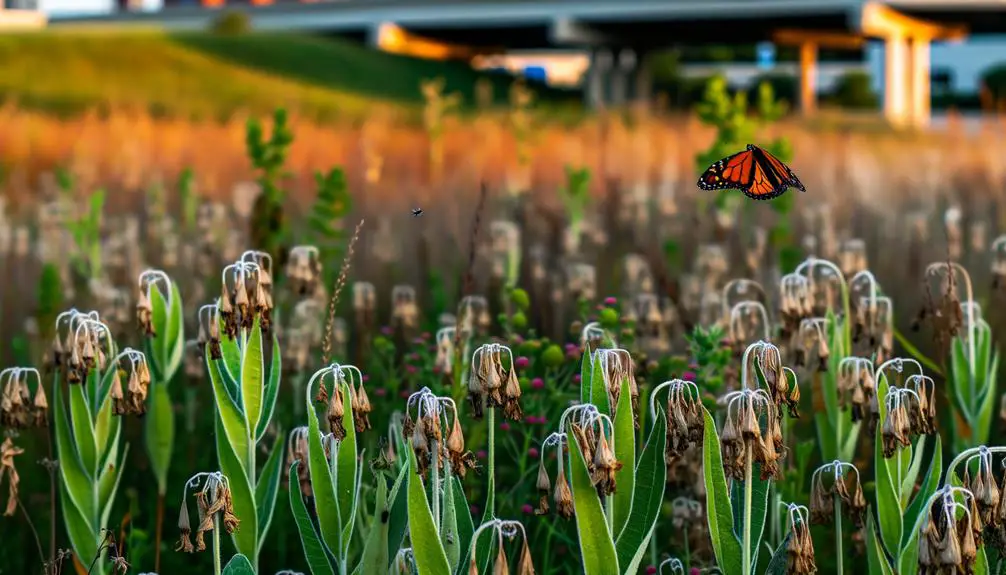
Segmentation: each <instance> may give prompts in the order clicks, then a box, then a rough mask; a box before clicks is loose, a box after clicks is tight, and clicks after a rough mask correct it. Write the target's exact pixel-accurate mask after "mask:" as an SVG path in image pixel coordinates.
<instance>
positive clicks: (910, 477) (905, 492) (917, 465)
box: [899, 435, 926, 509]
mask: <svg viewBox="0 0 1006 575" xmlns="http://www.w3.org/2000/svg"><path fill="white" fill-rule="evenodd" d="M925 452H926V436H925V435H920V436H919V438H918V439H916V440H915V446H914V447H913V448H912V449H910V450H909V449H906V450H904V451H903V452H902V454H907V455H908V456H909V460H910V463H909V465H907V466H904V468H905V469H906V470H907V471H904V473H903V475H902V477H901V482H900V483H899V493H900V494H901V508H902V509H905V508H907V507H908V501H909V498H910V497H911V496H912V493H913V492H914V491H915V482H916V481H918V479H919V472H920V471H922V459H923V458H924V457H925Z"/></svg>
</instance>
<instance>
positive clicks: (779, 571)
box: [765, 531, 793, 575]
mask: <svg viewBox="0 0 1006 575" xmlns="http://www.w3.org/2000/svg"><path fill="white" fill-rule="evenodd" d="M791 537H793V532H792V531H790V532H788V533H786V537H783V540H782V543H780V544H779V546H778V547H776V549H775V553H773V554H772V559H770V560H769V562H768V567H767V568H766V569H765V575H786V568H787V567H788V566H789V553H788V552H787V550H786V547H787V546H788V545H789V540H790V538H791Z"/></svg>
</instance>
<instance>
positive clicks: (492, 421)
mask: <svg viewBox="0 0 1006 575" xmlns="http://www.w3.org/2000/svg"><path fill="white" fill-rule="evenodd" d="M488 411H489V417H488V420H487V421H488V423H489V493H492V494H493V497H492V500H491V501H490V502H489V505H490V507H489V509H488V511H489V517H493V518H495V517H496V509H495V507H496V408H495V407H490V408H489V410H488Z"/></svg>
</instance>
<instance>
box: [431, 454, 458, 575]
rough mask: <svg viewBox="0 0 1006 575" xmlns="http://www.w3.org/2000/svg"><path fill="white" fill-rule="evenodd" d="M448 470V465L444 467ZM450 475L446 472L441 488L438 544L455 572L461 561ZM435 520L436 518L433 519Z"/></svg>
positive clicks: (455, 502) (456, 512) (456, 514)
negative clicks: (444, 482) (441, 505)
mask: <svg viewBox="0 0 1006 575" xmlns="http://www.w3.org/2000/svg"><path fill="white" fill-rule="evenodd" d="M444 469H450V465H449V464H448V465H447V466H445V467H444ZM452 477H453V476H452V475H451V474H450V473H449V472H448V474H447V477H445V478H443V481H446V484H445V485H444V486H443V487H442V488H443V492H444V500H443V507H442V509H441V520H440V544H441V545H442V546H443V548H444V553H446V554H447V563H448V564H449V565H450V567H451V572H452V573H453V572H454V571H456V570H457V568H458V563H459V562H460V561H461V542H460V541H459V540H458V511H457V509H456V507H457V501H455V500H454V489H453V488H452V487H451V479H452ZM433 519H434V520H436V517H434V518H433Z"/></svg>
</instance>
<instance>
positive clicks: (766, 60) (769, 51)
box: [757, 42, 775, 70]
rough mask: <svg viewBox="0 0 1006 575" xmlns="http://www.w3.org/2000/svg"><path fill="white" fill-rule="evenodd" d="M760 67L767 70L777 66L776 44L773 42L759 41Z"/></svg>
mask: <svg viewBox="0 0 1006 575" xmlns="http://www.w3.org/2000/svg"><path fill="white" fill-rule="evenodd" d="M757 50H758V67H759V68H761V69H763V70H767V69H770V68H772V67H774V66H775V44H773V43H771V42H759V43H758V46H757Z"/></svg>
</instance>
